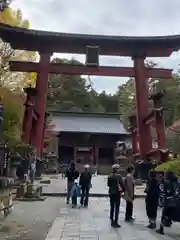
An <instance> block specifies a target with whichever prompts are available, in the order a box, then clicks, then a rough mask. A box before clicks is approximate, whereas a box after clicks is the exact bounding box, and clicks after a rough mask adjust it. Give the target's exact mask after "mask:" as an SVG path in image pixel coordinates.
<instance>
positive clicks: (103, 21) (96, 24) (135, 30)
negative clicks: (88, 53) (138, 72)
mask: <svg viewBox="0 0 180 240" xmlns="http://www.w3.org/2000/svg"><path fill="white" fill-rule="evenodd" d="M12 6H13V7H15V8H20V9H21V10H22V12H23V17H24V18H27V19H28V20H29V21H30V23H31V28H33V29H39V30H47V31H58V32H69V33H71V32H72V33H88V34H104V35H105V34H106V35H119V36H123V35H126V36H157V35H171V34H180V0H14V3H13V4H12ZM63 57H68V58H71V57H72V55H71V56H67V55H66V56H65V55H63ZM75 57H76V58H77V59H79V60H82V61H84V56H75ZM155 61H156V62H157V63H158V64H159V66H160V67H168V68H173V69H174V70H175V71H176V70H177V69H178V64H179V63H180V52H179V53H174V54H173V55H172V56H171V57H170V58H169V59H167V58H165V59H156V60H155ZM100 64H101V65H114V66H132V61H131V59H129V58H117V57H113V58H112V57H101V58H100ZM126 80H127V79H125V78H105V77H93V82H94V87H95V88H96V90H97V91H102V90H106V91H107V92H109V93H113V92H115V91H116V89H117V86H118V85H120V84H122V83H124V82H125V81H126Z"/></svg>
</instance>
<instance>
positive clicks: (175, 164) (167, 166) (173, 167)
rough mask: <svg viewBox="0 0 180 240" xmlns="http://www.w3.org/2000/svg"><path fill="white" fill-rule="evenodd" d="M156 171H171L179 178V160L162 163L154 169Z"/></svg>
mask: <svg viewBox="0 0 180 240" xmlns="http://www.w3.org/2000/svg"><path fill="white" fill-rule="evenodd" d="M156 171H165V172H166V171H172V172H174V173H175V174H176V175H177V176H178V177H180V160H178V159H172V160H170V161H168V162H165V163H162V164H160V165H159V166H158V167H157V168H156Z"/></svg>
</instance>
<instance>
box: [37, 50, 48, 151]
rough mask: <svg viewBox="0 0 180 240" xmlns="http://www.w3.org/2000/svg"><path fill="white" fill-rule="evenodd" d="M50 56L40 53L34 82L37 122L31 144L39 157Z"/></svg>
mask: <svg viewBox="0 0 180 240" xmlns="http://www.w3.org/2000/svg"><path fill="white" fill-rule="evenodd" d="M50 56H51V54H49V53H40V61H39V66H38V68H39V69H38V70H39V71H38V74H37V80H36V90H37V92H38V95H37V98H36V102H35V110H36V112H37V114H38V120H37V122H36V124H35V126H34V128H35V131H34V135H35V136H34V140H33V144H34V146H35V147H36V153H37V155H39V154H40V153H41V150H42V141H43V130H44V120H45V110H46V98H47V93H48V75H49V61H50Z"/></svg>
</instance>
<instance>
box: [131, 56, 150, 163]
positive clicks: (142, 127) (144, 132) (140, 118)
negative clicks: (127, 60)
mask: <svg viewBox="0 0 180 240" xmlns="http://www.w3.org/2000/svg"><path fill="white" fill-rule="evenodd" d="M144 59H145V57H143V56H135V57H133V60H134V72H135V84H136V108H137V125H138V130H139V148H140V157H141V159H143V160H145V159H146V154H147V153H148V152H149V151H150V150H151V149H152V138H151V130H150V126H149V125H148V124H145V123H144V119H145V118H146V116H147V115H148V81H147V79H146V78H147V77H146V69H145V66H144Z"/></svg>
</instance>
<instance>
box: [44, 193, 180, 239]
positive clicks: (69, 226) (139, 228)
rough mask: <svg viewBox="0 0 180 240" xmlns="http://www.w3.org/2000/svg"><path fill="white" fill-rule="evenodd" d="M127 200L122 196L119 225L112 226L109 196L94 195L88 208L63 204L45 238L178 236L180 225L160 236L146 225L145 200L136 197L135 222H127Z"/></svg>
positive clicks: (152, 237)
mask: <svg viewBox="0 0 180 240" xmlns="http://www.w3.org/2000/svg"><path fill="white" fill-rule="evenodd" d="M124 213H125V202H124V200H122V203H121V213H120V222H121V225H122V227H121V228H120V229H113V228H111V226H110V224H109V219H108V216H109V204H108V199H107V198H103V199H102V198H101V199H98V198H91V199H90V205H89V208H88V209H84V208H82V209H78V208H77V209H72V208H71V207H70V206H67V205H65V204H64V207H61V209H60V213H59V217H58V218H57V219H56V220H55V221H54V223H53V225H52V228H51V229H50V231H49V233H48V235H47V237H46V240H160V239H162V240H171V239H179V238H177V232H178V231H179V230H180V228H179V227H178V225H173V227H172V228H170V229H166V235H164V236H161V235H158V234H156V233H155V231H152V230H149V229H147V228H146V227H145V225H146V224H147V218H146V214H145V211H144V201H143V200H142V199H137V200H136V201H135V210H134V213H135V217H136V222H135V223H134V224H129V223H125V222H124Z"/></svg>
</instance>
